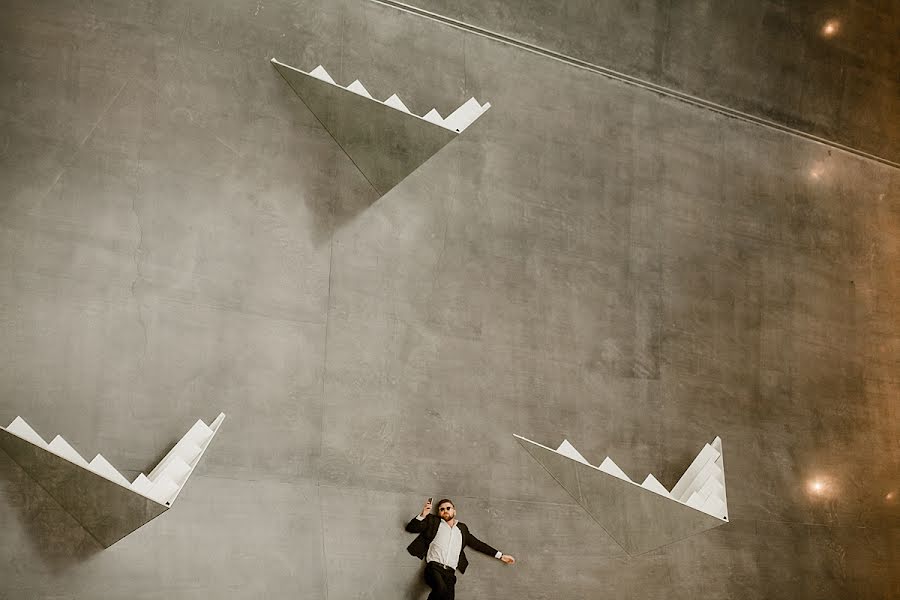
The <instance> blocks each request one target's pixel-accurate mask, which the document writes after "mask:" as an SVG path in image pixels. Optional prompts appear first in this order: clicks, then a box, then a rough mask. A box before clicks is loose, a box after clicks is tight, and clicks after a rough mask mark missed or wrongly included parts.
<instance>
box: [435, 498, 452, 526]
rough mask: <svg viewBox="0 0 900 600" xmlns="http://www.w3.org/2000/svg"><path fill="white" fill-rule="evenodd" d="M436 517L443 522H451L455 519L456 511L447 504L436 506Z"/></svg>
mask: <svg viewBox="0 0 900 600" xmlns="http://www.w3.org/2000/svg"><path fill="white" fill-rule="evenodd" d="M438 516H439V517H440V518H442V519H443V520H445V521H448V522H449V521H452V520H453V519H455V518H456V509H455V508H453V505H452V504H450V503H449V502H444V503H443V504H441V505H440V506H438Z"/></svg>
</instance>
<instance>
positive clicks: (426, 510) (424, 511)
mask: <svg viewBox="0 0 900 600" xmlns="http://www.w3.org/2000/svg"><path fill="white" fill-rule="evenodd" d="M432 502H434V497H429V498H428V500H426V501H425V506H423V507H422V516H423V517H424V516H425V515H427V514H428V513H430V512H431V503H432Z"/></svg>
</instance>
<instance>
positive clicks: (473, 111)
mask: <svg viewBox="0 0 900 600" xmlns="http://www.w3.org/2000/svg"><path fill="white" fill-rule="evenodd" d="M490 106H491V105H490V103H488V104H486V105H485V106H481V104H479V103H478V100H476V99H475V98H469V99H468V100H467V101H466V102H465V104H463V105H462V106H460V107H459V108H457V109H456V110H454V111H453V112H452V113H450V114H449V115H448V116H447V118H446V119H444V127H446V128H447V129H452V130H454V131H457V132H462V131H465V129H466V127H468V126H469V125H470V124H471V123H473V122H474V121H475V119H477V118H478V117H480V116H481V113H483V112H484V111H485V110H487V109H488V108H490Z"/></svg>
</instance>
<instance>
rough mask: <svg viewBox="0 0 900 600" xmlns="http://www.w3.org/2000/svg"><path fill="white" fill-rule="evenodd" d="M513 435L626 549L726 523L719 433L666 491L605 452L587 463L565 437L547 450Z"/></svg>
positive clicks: (644, 547)
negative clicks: (637, 480) (630, 472)
mask: <svg viewBox="0 0 900 600" xmlns="http://www.w3.org/2000/svg"><path fill="white" fill-rule="evenodd" d="M515 437H516V439H517V440H518V441H519V443H520V444H521V445H522V446H523V447H524V448H525V449H526V450H527V451H528V452H529V454H531V455H532V456H533V457H534V458H535V459H536V460H537V461H538V462H539V463H540V464H541V465H542V466H543V467H544V468H545V469H547V471H548V472H549V473H550V475H551V476H553V478H554V479H556V481H557V482H558V483H559V484H560V485H561V486H562V487H563V488H565V490H566V491H567V492H569V494H570V495H571V496H572V497H573V498H574V499H575V501H576V502H578V503H579V504H580V505H581V506H582V507H583V508H584V509H585V510H586V511H587V512H588V513H589V514H590V515H591V516H592V517H593V518H594V520H595V521H597V522H598V523H599V524H600V525H602V526H603V528H604V529H605V530H606V531H607V533H609V535H610V536H612V537H613V539H615V540H616V541H617V542H618V543H619V544H620V545H621V546H622V548H623V549H624V550H625V551H626V552H628V553H629V554H641V553H643V552H647V551H648V550H652V549H653V548H657V547H659V546H662V545H665V544H669V543H672V542H674V541H677V540H680V539H684V538H685V537H688V536H690V535H693V534H694V533H698V532H700V531H705V530H707V529H711V528H713V527H718V526H719V525H722V524H723V523H726V522H728V506H727V503H726V500H725V473H724V469H723V468H722V465H723V463H722V460H721V459H722V443H721V440H720V439H719V438H716V441H715V442H714V443H713V444H712V445H710V444H707V445H705V446H704V447H703V449H702V450H701V451H700V453H699V454H698V456H697V458H696V459H695V460H694V461H693V462H692V463H691V465H690V466H689V467H688V469H687V471H686V472H685V474H684V476H682V478H681V479H680V480H679V483H678V484H677V485H676V486H675V488H673V489H672V492H669V491H668V490H667V489H666V488H665V486H663V485H662V484H661V483H660V482H659V481H658V480H657V479H656V478H655V477H654V476H653V475H652V474H651V475H647V477H646V478H645V479H644V481H643V483H641V484H640V485H638V484H637V483H635V482H633V481H631V479H629V478H628V476H627V475H626V474H625V473H624V472H623V471H622V469H620V468H619V467H618V466H617V465H616V464H615V462H613V460H612V459H611V458H609V457H606V458H605V459H604V460H603V462H601V463H600V466H599V467H595V466H592V465H591V464H589V463H588V462H587V461H586V460H584V457H583V456H581V454H580V453H579V452H578V450H576V449H575V448H574V447H572V446H571V444H569V443H568V441H564V442H563V444H561V445H560V446H559V448H558V449H556V450H553V449H552V448H548V447H547V446H544V445H542V444H539V443H537V442H533V441H531V440H529V439H527V438H523V437H522V436H518V435H517V436H515ZM676 491H677V495H676ZM648 524H653V527H648Z"/></svg>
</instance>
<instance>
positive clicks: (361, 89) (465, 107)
mask: <svg viewBox="0 0 900 600" xmlns="http://www.w3.org/2000/svg"><path fill="white" fill-rule="evenodd" d="M270 60H271V62H272V63H273V64H276V65H280V66H282V67H285V68H287V69H290V70H292V71H295V72H297V73H300V74H302V75H306V76H307V77H312V78H313V79H316V80H318V81H321V82H323V83H327V84H329V85H333V86H334V87H336V88H339V89H342V90H345V91H349V92H351V93H354V94H356V95H357V96H362V97H363V98H367V99H369V100H371V101H373V102H377V103H378V104H383V105H384V106H387V107H388V108H392V109H394V110H396V111H398V112H401V113H403V114H407V115H410V116H411V117H415V118H417V119H419V120H421V121H425V122H426V123H431V124H432V125H437V126H438V127H441V128H442V129H446V130H447V131H451V132H453V133H456V134H460V133H462V132H463V131H465V130H466V129H467V128H468V127H469V126H470V125H471V124H472V123H474V122H475V121H477V120H478V119H479V118H480V117H481V115H483V114H484V113H486V112H487V111H488V109H489V108H490V107H491V103H490V102H485V103H484V104H481V103H480V102H478V100H475V98H474V97H472V98H469V99H468V100H466V101H465V102H464V103H462V104H461V105H460V106H459V107H458V108H457V109H456V110H455V111H453V112H452V113H450V114H449V115H448V116H447V118H446V119H445V118H443V117H441V116H440V113H438V112H437V110H436V109H434V108H432V109H431V110H430V111H428V113H426V114H425V115H424V116H421V117H420V116H419V115H417V114H415V113H413V112H410V110H409V109H406V110H403V108H406V105H405V104H403V101H402V100H400V97H399V96H397V94H392V95H391V96H390V97H389V98H387V100H378V99H377V98H373V97H372V96H371V94H369V92H368V90H366V88H365V86H363V84H362V83H361V82H360V81H359V79H356V80H354V81H353V83H351V84H350V85H348V86H346V87H345V86H343V85H340V84H338V83H335V81H334V79H332V77H331V75H329V73H328V71H327V70H326V69H325V67H323V66H322V65H319V66H317V67H316V68H315V69H313V70H312V71H311V72H306V71H304V70H303V69H298V68H297V67H292V66H291V65H288V64H285V63H283V62H281V61H280V60H278V59H277V58H271V59H270ZM320 69H321V72H320V74H319V75H314V74H313V72H315V71H319V70H320ZM323 75H324V76H323ZM326 76H327V79H326V78H325V77H326ZM394 99H396V100H394ZM473 100H474V101H475V103H476V104H478V107H479V110H478V111H475V110H473V107H472V105H471V102H472V101H473ZM397 103H399V104H400V105H401V106H403V108H400V107H399V106H397ZM476 112H477V114H476ZM431 113H435V114H437V115H438V118H439V119H440V120H439V121H438V120H436V119H435V118H434V117H433V116H432V117H431V118H427V117H428V115H431ZM469 115H474V116H472V117H471V120H470V121H468V122H466V117H468V116H469ZM451 117H453V120H452V121H451V124H450V125H447V123H446V122H447V120H448V119H450V118H451ZM457 121H459V125H460V127H456V122H457Z"/></svg>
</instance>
